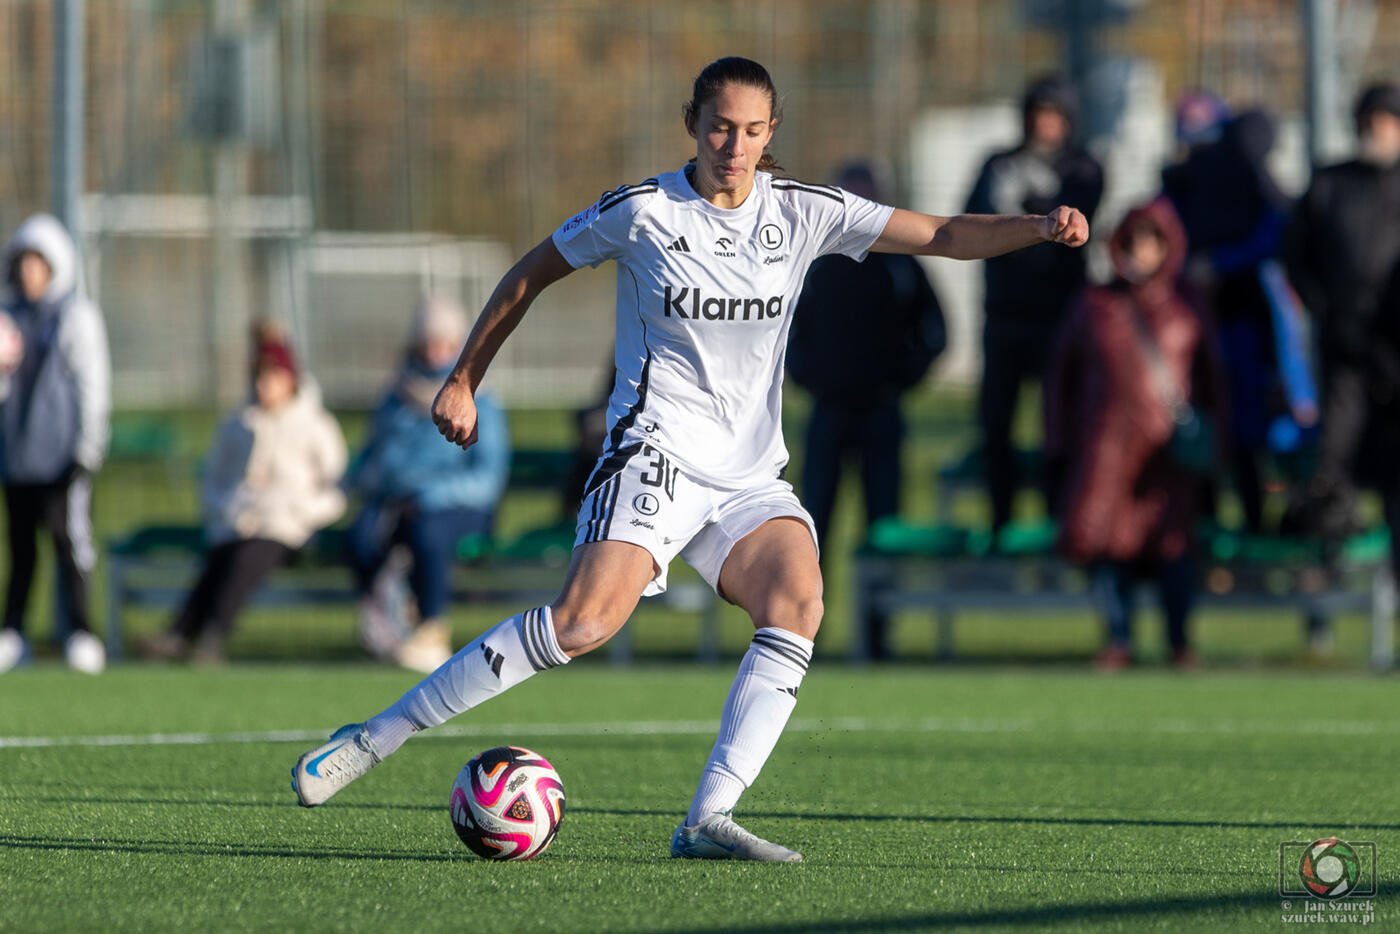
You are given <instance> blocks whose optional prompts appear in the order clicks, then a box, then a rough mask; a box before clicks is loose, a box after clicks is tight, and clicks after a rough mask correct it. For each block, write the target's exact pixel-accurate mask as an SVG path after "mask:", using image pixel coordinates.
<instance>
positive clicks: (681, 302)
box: [664, 285, 783, 321]
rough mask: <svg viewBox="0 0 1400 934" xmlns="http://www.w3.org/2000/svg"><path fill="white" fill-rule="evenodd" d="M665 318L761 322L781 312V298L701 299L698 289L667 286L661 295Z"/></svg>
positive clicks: (777, 296) (779, 296) (775, 296)
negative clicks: (662, 295) (663, 294)
mask: <svg viewBox="0 0 1400 934" xmlns="http://www.w3.org/2000/svg"><path fill="white" fill-rule="evenodd" d="M664 302H665V309H666V317H668V318H669V317H671V316H672V315H674V316H675V317H677V318H687V319H692V318H693V319H704V320H706V321H762V320H763V319H764V318H776V317H778V316H779V315H781V314H782V313H783V297H782V296H781V295H774V296H773V297H772V298H723V297H713V298H704V297H702V296H701V294H700V289H699V288H696V287H691V286H682V287H681V288H672V287H671V286H669V285H668V286H666V293H665V296H664Z"/></svg>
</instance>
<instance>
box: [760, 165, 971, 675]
mask: <svg viewBox="0 0 1400 934" xmlns="http://www.w3.org/2000/svg"><path fill="white" fill-rule="evenodd" d="M836 184H837V185H839V186H840V187H842V188H845V189H846V190H848V191H850V192H852V193H854V194H856V195H859V196H860V197H862V198H868V199H870V200H872V201H879V200H881V194H880V191H879V189H878V186H877V184H876V181H875V175H874V172H873V171H872V170H871V168H870V167H869V166H868V165H865V164H863V163H853V164H851V165H848V166H846V167H845V168H844V169H842V170H841V172H840V173H838V175H837V178H836ZM798 309H799V310H798V311H797V313H796V314H795V316H794V317H793V322H792V332H791V335H790V337H789V339H788V350H787V368H788V372H789V373H790V374H792V378H793V379H794V380H795V381H796V382H797V384H798V385H799V386H801V387H802V388H803V389H806V390H807V391H808V392H809V393H811V395H812V412H811V417H810V419H809V421H808V422H807V438H806V446H805V449H804V455H803V466H802V501H803V503H805V504H806V506H807V510H808V512H810V513H811V515H812V522H813V524H814V526H815V528H816V532H817V540H818V541H821V542H825V541H826V540H827V532H828V530H829V529H830V527H831V513H832V508H833V506H834V505H835V503H836V492H837V487H838V486H839V485H840V482H841V474H842V471H843V467H844V465H845V460H846V458H847V457H850V456H858V457H859V458H860V474H861V489H862V492H863V494H864V498H865V520H866V524H867V525H868V524H869V523H871V522H874V521H875V520H877V519H881V518H884V517H885V516H892V515H895V514H897V513H898V512H899V493H900V488H901V486H902V484H903V472H902V469H901V457H902V447H903V442H904V416H903V414H902V413H901V412H900V405H899V399H900V396H901V395H903V394H904V393H905V392H907V391H908V390H910V389H912V388H913V387H914V386H916V385H918V383H919V381H920V380H921V379H923V377H924V375H925V374H926V373H927V372H928V369H929V367H930V366H931V365H932V363H933V361H934V360H935V359H936V358H937V357H938V355H939V354H940V353H942V352H943V349H944V348H945V347H946V346H947V343H948V336H947V328H946V325H945V323H944V320H943V309H942V307H941V306H940V305H939V303H938V297H937V296H936V295H935V294H934V292H933V287H932V286H931V285H930V284H929V281H928V276H927V274H926V273H925V272H924V268H923V266H921V265H919V261H918V260H916V259H915V258H914V257H912V256H904V255H901V254H896V253H871V254H870V255H868V256H867V257H866V258H865V259H864V260H862V261H860V262H856V261H855V260H853V259H851V258H849V257H847V256H841V255H836V254H833V255H830V256H823V257H821V258H819V259H818V260H816V262H814V263H812V265H811V267H810V268H809V269H808V271H807V278H806V281H805V282H804V284H803V286H802V297H801V299H800V300H799V304H798ZM852 321H859V322H860V325H859V327H852V326H851V322H852ZM868 626H869V631H870V633H871V642H872V645H871V651H872V654H873V655H874V657H875V658H883V657H885V655H886V652H885V637H884V636H885V630H886V629H887V625H886V620H885V619H884V618H883V617H880V618H878V619H873V620H869V621H868Z"/></svg>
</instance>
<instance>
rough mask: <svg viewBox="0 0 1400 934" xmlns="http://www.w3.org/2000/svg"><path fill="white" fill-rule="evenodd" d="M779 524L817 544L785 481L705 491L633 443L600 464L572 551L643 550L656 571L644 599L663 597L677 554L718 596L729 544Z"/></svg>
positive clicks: (651, 449)
mask: <svg viewBox="0 0 1400 934" xmlns="http://www.w3.org/2000/svg"><path fill="white" fill-rule="evenodd" d="M784 517H791V518H794V519H798V520H800V521H801V522H803V523H804V524H805V525H806V526H807V531H808V532H810V533H811V534H812V543H813V544H814V545H816V544H817V530H816V527H815V526H814V525H813V524H812V517H811V516H810V515H808V514H807V510H806V509H804V508H802V504H801V503H800V502H798V500H797V496H796V495H795V494H794V493H793V492H792V485H791V484H789V483H787V482H786V481H784V480H780V479H778V478H776V477H774V478H773V479H772V480H768V481H766V482H764V483H762V484H760V485H758V486H755V487H750V488H748V489H744V490H733V489H724V488H722V487H715V486H710V485H709V484H705V483H701V482H700V481H698V480H696V479H695V478H693V477H690V476H689V475H687V474H686V473H685V472H684V471H683V470H681V468H680V467H678V466H677V465H676V464H675V463H673V462H672V460H671V458H669V457H667V456H666V454H665V453H664V452H662V451H661V450H660V449H659V448H657V447H655V446H653V445H650V444H634V445H628V446H626V447H624V448H622V449H621V450H619V451H617V452H616V453H614V454H612V455H611V456H606V457H604V458H603V459H601V460H600V461H599V462H598V466H597V467H596V468H595V469H594V471H593V476H592V477H590V478H589V486H588V490H587V492H586V493H585V495H584V498H583V504H582V505H581V506H580V507H579V513H578V530H577V533H576V534H575V536H574V547H575V548H577V547H578V546H579V545H583V544H587V543H589V542H602V541H609V542H631V543H632V544H634V545H639V546H641V547H642V548H645V549H646V550H647V551H648V552H650V553H651V557H652V560H654V561H655V562H656V566H657V567H658V568H659V569H660V570H659V571H658V572H657V574H656V577H654V578H653V579H652V580H651V582H650V583H649V584H647V587H646V590H644V591H643V592H642V593H643V596H648V597H650V596H653V595H655V594H659V593H663V592H664V591H665V590H666V571H667V569H668V567H669V566H670V564H671V559H672V558H674V557H676V555H680V556H681V558H682V559H683V560H684V561H685V563H686V564H689V565H690V566H691V567H693V568H695V570H696V571H698V572H699V573H700V576H701V577H703V578H705V581H706V582H707V583H708V584H709V585H710V586H711V587H713V588H714V590H715V592H716V593H719V573H720V570H721V569H722V568H723V567H724V562H725V560H726V559H727V558H728V557H729V552H730V551H731V550H732V549H733V548H734V545H735V543H737V542H738V541H739V540H740V539H742V538H743V537H744V536H746V535H748V534H749V533H750V532H752V531H754V530H755V529H757V528H758V527H759V526H760V525H762V524H763V523H765V522H767V521H768V520H769V519H780V518H784ZM818 547H820V546H818Z"/></svg>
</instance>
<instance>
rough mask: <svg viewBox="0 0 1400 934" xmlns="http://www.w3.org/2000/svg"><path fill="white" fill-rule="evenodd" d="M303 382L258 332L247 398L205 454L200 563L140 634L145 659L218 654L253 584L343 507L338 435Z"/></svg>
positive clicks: (279, 348) (277, 345)
mask: <svg viewBox="0 0 1400 934" xmlns="http://www.w3.org/2000/svg"><path fill="white" fill-rule="evenodd" d="M301 383H302V381H301V379H300V375H299V373H298V369H297V363H296V358H295V357H294V356H293V354H292V351H291V348H290V347H289V346H288V345H287V344H286V343H282V342H279V341H277V340H275V339H269V338H267V337H264V338H262V340H261V342H260V343H259V345H258V346H257V348H256V351H255V355H254V368H253V400H252V401H251V402H250V403H249V404H248V405H246V406H244V407H243V408H241V409H239V410H238V411H236V412H234V413H232V414H230V415H229V417H228V418H226V419H225V420H224V422H223V424H222V425H221V426H220V427H219V431H218V434H217V435H216V437H215V439H214V444H213V447H212V448H211V449H210V451H209V455H208V458H207V464H206V471H205V479H204V490H203V501H204V503H203V505H204V525H205V537H206V539H207V541H208V544H209V552H208V554H207V556H206V558H205V562H204V568H203V570H202V572H201V573H200V575H199V580H198V581H197V582H196V583H195V585H194V588H193V589H192V590H191V591H190V594H189V596H188V597H187V598H186V600H185V604H184V606H183V607H182V609H181V610H180V612H179V614H178V615H177V616H176V617H175V619H174V620H173V621H172V623H171V626H170V629H169V630H167V631H165V632H163V633H160V634H158V635H156V636H152V637H149V638H147V639H145V640H142V642H141V644H140V649H141V652H142V654H143V655H144V656H146V657H147V658H152V659H177V658H184V657H187V656H191V657H192V658H193V660H194V661H197V662H204V663H217V662H220V661H222V660H223V658H224V643H225V642H226V641H227V639H228V636H229V634H230V633H231V632H232V629H233V624H234V620H235V618H236V617H237V615H238V612H239V611H240V610H241V609H242V608H243V606H244V604H245V603H246V602H247V600H248V598H249V597H250V596H251V595H252V593H253V591H254V590H255V589H256V588H257V586H258V584H259V583H261V581H262V580H263V578H264V577H266V576H267V574H268V573H269V572H271V571H272V570H273V569H274V568H277V567H280V566H282V565H285V564H287V563H288V562H289V561H290V560H291V559H292V557H293V556H294V555H295V554H296V552H297V550H298V549H300V548H301V547H302V546H303V545H305V544H306V541H307V539H309V538H310V537H311V535H312V534H313V533H315V532H316V530H317V529H320V528H322V527H324V526H326V525H329V524H330V523H332V522H334V521H335V520H336V519H338V518H339V517H340V516H341V514H342V513H343V512H344V511H345V496H344V494H343V493H342V492H341V490H340V487H339V483H340V479H341V476H342V474H343V473H344V472H345V460H346V450H345V438H344V436H343V435H342V434H341V431H340V427H339V425H337V424H336V421H335V419H334V418H332V417H331V415H330V414H329V413H328V412H326V410H325V409H324V408H323V407H322V405H321V401H320V398H319V394H318V393H317V392H316V391H315V389H314V387H308V386H304V385H301Z"/></svg>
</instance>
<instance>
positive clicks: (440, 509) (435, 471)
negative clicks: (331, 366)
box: [347, 296, 510, 672]
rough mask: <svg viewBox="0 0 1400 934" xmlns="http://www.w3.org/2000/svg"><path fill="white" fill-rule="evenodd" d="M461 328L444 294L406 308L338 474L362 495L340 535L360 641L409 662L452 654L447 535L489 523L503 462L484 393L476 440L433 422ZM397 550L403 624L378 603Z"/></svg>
mask: <svg viewBox="0 0 1400 934" xmlns="http://www.w3.org/2000/svg"><path fill="white" fill-rule="evenodd" d="M467 330H468V321H467V315H466V312H464V311H463V310H462V308H461V306H460V305H458V304H457V303H456V302H455V301H452V300H451V299H448V298H445V297H443V296H430V297H428V298H426V299H424V300H423V301H422V302H420V303H419V305H418V306H417V308H415V309H414V311H413V316H412V319H411V323H410V327H409V343H408V347H407V349H406V352H405V354H404V360H403V363H402V365H401V366H400V367H399V370H398V372H397V373H396V374H395V376H394V378H393V381H392V383H391V385H390V387H389V390H388V392H387V393H386V394H385V397H384V399H383V401H382V402H381V403H380V404H379V406H378V408H377V409H376V410H375V412H374V416H373V417H372V419H371V421H370V427H369V437H368V438H367V440H366V441H365V444H364V447H363V448H362V449H361V450H360V452H359V453H358V454H357V455H356V457H355V459H354V462H353V464H352V465H351V468H350V472H349V475H348V478H347V485H348V487H349V488H350V489H351V490H352V491H353V492H355V493H357V494H359V497H360V499H361V502H362V507H361V511H360V514H359V515H358V516H357V517H356V519H355V521H354V523H353V524H352V525H351V527H350V535H349V540H348V547H349V560H350V565H351V568H352V569H353V570H354V572H355V579H356V582H357V585H358V588H359V591H360V594H361V605H360V639H361V642H362V643H363V644H364V646H365V648H366V649H367V650H368V651H369V652H370V653H371V654H374V655H376V656H378V657H380V658H384V659H389V660H393V661H395V662H397V663H398V664H400V665H403V666H404V667H405V668H409V669H411V670H414V671H423V672H428V671H432V670H433V669H435V668H437V667H438V665H440V664H442V663H443V662H445V661H446V660H447V659H448V658H450V657H451V655H452V646H451V630H450V627H449V625H448V622H447V603H448V597H449V594H450V590H451V588H450V583H451V571H452V562H453V560H454V556H455V554H456V544H457V542H458V541H459V540H460V539H462V538H463V537H464V536H466V535H471V534H476V533H485V532H490V531H491V528H492V526H493V524H494V520H495V514H496V506H497V503H498V502H499V501H500V498H501V494H502V493H504V492H505V486H506V480H507V478H508V474H509V470H510V441H509V436H508V434H507V426H506V417H505V412H504V411H503V410H502V409H501V407H500V405H499V404H497V403H496V401H495V400H494V399H493V398H492V397H491V395H490V394H489V393H486V394H482V395H480V396H478V397H477V401H478V405H479V407H480V415H481V441H480V442H479V443H478V444H476V445H474V446H472V447H471V448H470V449H468V450H462V449H461V448H459V447H455V446H453V445H450V444H443V443H442V437H441V435H439V433H438V430H437V426H436V425H434V424H433V418H432V405H433V398H434V396H436V395H437V391H438V388H439V387H440V386H441V385H442V382H443V380H444V379H445V378H446V377H447V374H448V373H449V372H451V370H452V366H453V364H454V363H456V362H457V355H458V354H459V353H460V352H461V350H462V344H463V342H464V341H465V340H466V338H467ZM396 555H404V556H406V557H407V559H408V564H409V570H408V583H409V589H410V591H411V592H412V596H413V601H414V604H415V605H416V616H417V625H416V626H414V627H413V628H412V629H411V631H410V630H408V629H407V627H406V626H404V625H403V624H402V623H401V622H400V621H398V620H397V619H395V618H394V616H393V614H392V613H391V612H390V609H389V607H388V606H386V592H387V591H391V590H392V586H391V585H389V584H387V583H386V576H387V577H392V576H393V574H394V573H395V569H396V567H398V566H399V565H398V564H397V562H396V561H395V560H393V558H394V556H396Z"/></svg>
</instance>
